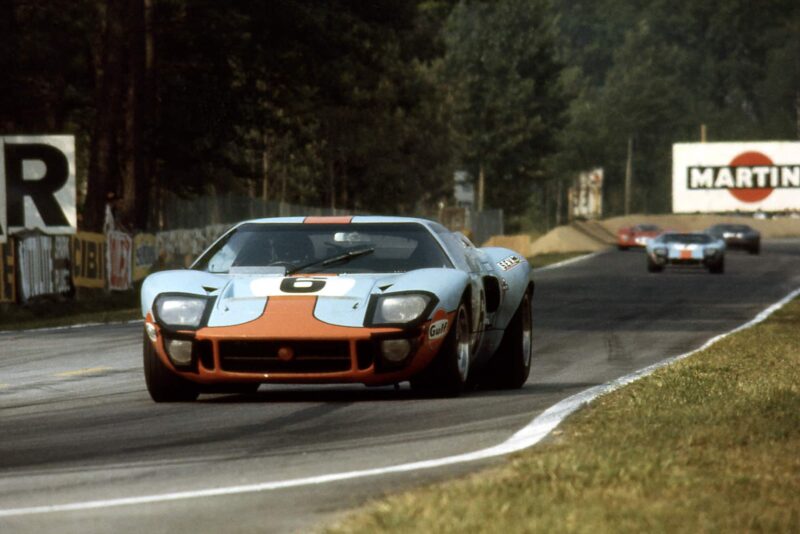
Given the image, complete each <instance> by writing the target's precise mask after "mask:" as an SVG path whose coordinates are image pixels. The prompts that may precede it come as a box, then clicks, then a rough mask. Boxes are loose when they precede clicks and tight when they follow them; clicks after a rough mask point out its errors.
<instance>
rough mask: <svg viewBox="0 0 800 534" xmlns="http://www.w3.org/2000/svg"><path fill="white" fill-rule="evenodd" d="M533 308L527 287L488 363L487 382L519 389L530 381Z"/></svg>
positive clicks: (505, 387) (490, 384)
mask: <svg viewBox="0 0 800 534" xmlns="http://www.w3.org/2000/svg"><path fill="white" fill-rule="evenodd" d="M532 345H533V311H532V309H531V292H530V291H526V292H525V295H524V296H523V297H522V302H520V304H519V307H518V308H517V311H516V312H515V313H514V316H513V317H512V318H511V321H509V323H508V326H507V327H506V331H505V334H503V339H502V341H501V342H500V346H499V347H498V348H497V351H496V352H495V354H494V356H492V359H491V360H490V361H489V363H488V368H487V370H486V371H487V377H488V381H487V385H489V386H490V387H493V388H495V389H519V388H521V387H522V386H524V385H525V382H527V381H528V375H529V374H530V371H531V361H532V359H533V346H532Z"/></svg>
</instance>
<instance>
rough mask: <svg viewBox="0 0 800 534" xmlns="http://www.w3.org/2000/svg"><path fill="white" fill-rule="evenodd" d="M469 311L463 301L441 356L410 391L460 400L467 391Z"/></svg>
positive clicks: (417, 378) (469, 354)
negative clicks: (459, 397) (460, 396)
mask: <svg viewBox="0 0 800 534" xmlns="http://www.w3.org/2000/svg"><path fill="white" fill-rule="evenodd" d="M469 317H470V316H469V309H468V308H467V305H466V304H465V303H464V302H462V303H461V304H459V306H458V309H457V310H456V314H455V319H454V321H453V325H452V327H451V328H450V332H448V334H447V337H446V338H445V340H444V342H443V343H442V347H441V349H440V350H439V353H438V354H437V355H436V357H435V358H434V359H433V361H432V362H431V363H430V365H429V366H428V367H427V368H426V369H425V370H424V371H422V372H421V373H420V374H419V375H418V376H416V377H414V378H412V379H411V388H412V389H414V390H415V391H418V392H420V393H423V394H427V395H435V396H439V397H457V396H459V395H461V393H463V392H464V390H465V389H467V384H468V378H469V366H470V360H471V357H472V343H471V338H470V320H469Z"/></svg>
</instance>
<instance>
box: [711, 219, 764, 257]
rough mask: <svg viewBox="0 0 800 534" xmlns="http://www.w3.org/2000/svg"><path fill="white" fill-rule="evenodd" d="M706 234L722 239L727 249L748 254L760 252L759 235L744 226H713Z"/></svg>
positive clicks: (756, 231)
mask: <svg viewBox="0 0 800 534" xmlns="http://www.w3.org/2000/svg"><path fill="white" fill-rule="evenodd" d="M706 233H707V234H710V235H712V236H714V237H716V238H717V239H724V240H725V245H727V247H728V248H731V249H733V248H738V249H744V250H747V251H748V252H749V253H750V254H758V253H759V252H761V234H760V233H759V232H758V230H754V229H753V228H751V227H749V226H747V225H746V224H715V225H714V226H711V227H710V228H707V229H706Z"/></svg>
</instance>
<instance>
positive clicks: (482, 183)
mask: <svg viewBox="0 0 800 534" xmlns="http://www.w3.org/2000/svg"><path fill="white" fill-rule="evenodd" d="M485 187H486V173H485V172H484V170H483V163H481V165H480V166H479V167H478V212H481V211H483V192H484V188H485Z"/></svg>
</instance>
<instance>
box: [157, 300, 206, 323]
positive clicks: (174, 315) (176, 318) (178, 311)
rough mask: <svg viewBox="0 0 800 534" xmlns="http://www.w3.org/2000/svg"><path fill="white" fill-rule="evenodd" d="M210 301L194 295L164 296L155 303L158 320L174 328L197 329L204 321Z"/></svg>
mask: <svg viewBox="0 0 800 534" xmlns="http://www.w3.org/2000/svg"><path fill="white" fill-rule="evenodd" d="M207 305H208V299H207V298H205V297H198V296H193V295H169V294H162V295H159V296H158V297H156V300H155V302H154V303H153V312H154V314H155V316H156V320H157V321H158V322H159V323H161V324H162V325H164V326H167V327H172V328H189V329H191V328H197V327H199V326H200V323H201V322H202V320H203V316H204V315H205V312H206V307H207Z"/></svg>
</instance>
